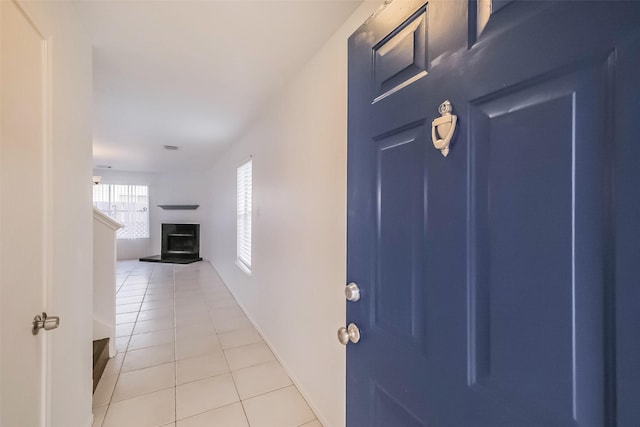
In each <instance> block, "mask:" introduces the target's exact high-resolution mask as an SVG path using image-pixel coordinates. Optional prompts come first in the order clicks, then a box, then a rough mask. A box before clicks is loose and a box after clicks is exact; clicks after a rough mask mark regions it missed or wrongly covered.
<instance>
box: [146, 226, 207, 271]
mask: <svg viewBox="0 0 640 427" xmlns="http://www.w3.org/2000/svg"><path fill="white" fill-rule="evenodd" d="M140 261H148V262H166V263H173V264H190V263H192V262H196V261H202V258H200V224H162V251H161V253H160V255H155V256H151V257H144V258H140Z"/></svg>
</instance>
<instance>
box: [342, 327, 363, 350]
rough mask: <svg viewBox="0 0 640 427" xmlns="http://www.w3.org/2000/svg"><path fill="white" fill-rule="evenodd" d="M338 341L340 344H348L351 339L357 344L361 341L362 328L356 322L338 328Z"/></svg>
mask: <svg viewBox="0 0 640 427" xmlns="http://www.w3.org/2000/svg"><path fill="white" fill-rule="evenodd" d="M338 341H340V344H342V345H347V344H349V341H351V342H352V343H354V344H356V343H357V342H358V341H360V329H358V326H356V324H355V323H350V324H349V326H348V327H346V328H345V327H344V326H341V327H340V328H339V329H338Z"/></svg>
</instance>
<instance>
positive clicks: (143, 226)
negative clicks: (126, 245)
mask: <svg viewBox="0 0 640 427" xmlns="http://www.w3.org/2000/svg"><path fill="white" fill-rule="evenodd" d="M93 205H94V206H95V207H96V208H98V209H99V210H101V211H102V212H103V213H105V214H107V215H109V216H110V217H111V218H113V219H115V220H116V221H118V222H119V223H121V224H123V225H124V227H123V228H121V229H120V230H118V234H117V237H118V239H148V238H149V187H147V186H146V185H113V184H99V185H94V186H93Z"/></svg>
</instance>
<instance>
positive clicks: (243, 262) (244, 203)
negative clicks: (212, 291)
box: [236, 160, 252, 273]
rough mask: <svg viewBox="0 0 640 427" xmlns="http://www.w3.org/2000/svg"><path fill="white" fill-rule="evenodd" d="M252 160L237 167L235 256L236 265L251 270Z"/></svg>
mask: <svg viewBox="0 0 640 427" xmlns="http://www.w3.org/2000/svg"><path fill="white" fill-rule="evenodd" d="M251 168H252V162H251V160H249V161H248V162H247V163H245V164H243V165H242V166H240V167H239V168H238V175H237V178H238V179H237V192H238V193H237V196H238V202H237V205H236V206H237V214H238V224H237V235H238V243H237V256H238V265H240V267H242V268H244V269H246V270H247V272H249V273H250V272H251V212H252V211H251V197H252V196H251V186H252V184H251V176H252V171H251Z"/></svg>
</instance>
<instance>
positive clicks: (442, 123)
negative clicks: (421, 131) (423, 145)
mask: <svg viewBox="0 0 640 427" xmlns="http://www.w3.org/2000/svg"><path fill="white" fill-rule="evenodd" d="M451 111H453V107H452V106H451V102H449V100H446V101H444V102H443V103H442V104H440V107H438V112H439V113H440V114H441V115H442V116H441V117H438V118H437V119H435V120H434V121H433V122H431V139H432V140H433V145H434V147H436V148H437V149H438V150H440V152H441V153H442V155H443V156H445V157H447V154H449V144H451V138H453V134H454V133H455V131H456V124H457V123H458V116H454V115H453V114H451Z"/></svg>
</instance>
